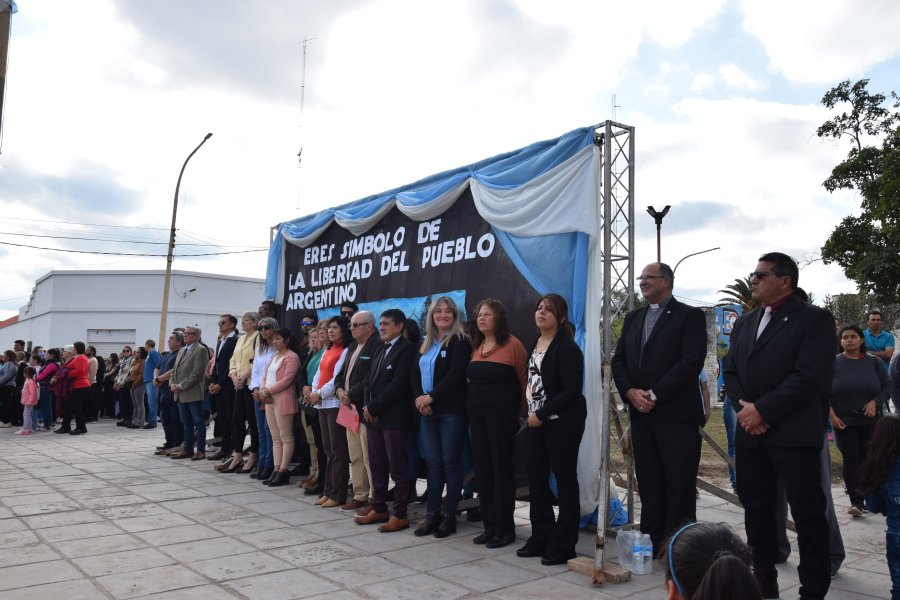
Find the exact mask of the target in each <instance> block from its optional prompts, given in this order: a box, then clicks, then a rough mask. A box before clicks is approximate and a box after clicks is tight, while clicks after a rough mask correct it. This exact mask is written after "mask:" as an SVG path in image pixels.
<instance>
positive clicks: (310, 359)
mask: <svg viewBox="0 0 900 600" xmlns="http://www.w3.org/2000/svg"><path fill="white" fill-rule="evenodd" d="M327 327H328V322H327V321H321V322H319V323H318V325H315V326H313V327H312V328H311V329H310V330H309V340H308V342H307V355H306V360H305V361H304V362H303V366H302V368H301V369H300V374H299V375H298V376H297V388H298V389H299V390H300V394H299V395H300V399H301V401H302V404H301V409H302V411H301V415H300V418H301V419H302V420H303V429H304V431H305V433H306V441H307V443H308V444H309V461H310V466H309V476H308V477H307V478H306V479H302V480H300V482H299V483H297V485H298V486H300V487H302V488H303V493H304V494H306V495H307V496H321V495H322V490H323V489H324V482H325V469H326V468H327V465H328V456H327V455H326V454H325V446H324V445H323V444H322V429H321V428H320V427H319V411H318V410H317V409H316V407H315V406H313V405H312V404H310V403H309V396H310V394H311V393H312V382H313V379H315V377H316V373H317V372H318V371H319V363H320V362H321V361H322V355H324V354H325V345H326V343H327V341H328V334H327V333H326V328H327Z"/></svg>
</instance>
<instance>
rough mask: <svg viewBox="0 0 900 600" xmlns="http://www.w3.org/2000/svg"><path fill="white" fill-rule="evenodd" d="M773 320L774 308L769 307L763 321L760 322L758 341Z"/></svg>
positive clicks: (757, 329)
mask: <svg viewBox="0 0 900 600" xmlns="http://www.w3.org/2000/svg"><path fill="white" fill-rule="evenodd" d="M771 320H772V307H771V306H767V307H766V312H764V313H763V316H762V319H760V320H759V327H757V328H756V339H759V336H760V335H762V332H763V330H764V329H765V328H766V325H768V324H769V321H771Z"/></svg>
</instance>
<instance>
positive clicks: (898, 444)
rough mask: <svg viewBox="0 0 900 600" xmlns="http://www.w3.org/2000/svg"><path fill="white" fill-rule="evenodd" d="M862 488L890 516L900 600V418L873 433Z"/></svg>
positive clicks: (875, 508) (873, 507)
mask: <svg viewBox="0 0 900 600" xmlns="http://www.w3.org/2000/svg"><path fill="white" fill-rule="evenodd" d="M859 487H860V489H861V490H862V492H863V493H864V494H865V498H866V506H868V507H869V510H870V511H872V512H873V513H882V514H884V515H886V516H887V531H886V532H885V537H886V542H887V544H886V545H887V563H888V569H889V570H890V572H891V582H892V587H891V599H892V600H900V500H898V498H900V419H898V418H897V417H895V416H889V417H884V418H882V419H880V420H879V421H878V424H877V425H876V426H875V431H874V432H873V433H872V439H871V443H870V445H869V453H868V455H866V459H865V460H864V461H863V463H862V465H860V467H859Z"/></svg>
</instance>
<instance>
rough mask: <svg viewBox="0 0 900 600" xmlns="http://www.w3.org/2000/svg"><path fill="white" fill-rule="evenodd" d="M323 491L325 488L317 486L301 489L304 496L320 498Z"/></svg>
mask: <svg viewBox="0 0 900 600" xmlns="http://www.w3.org/2000/svg"><path fill="white" fill-rule="evenodd" d="M324 491H325V486H323V485H319V486H316V487H314V488H311V489H306V488H303V493H304V495H306V496H321V495H322V492H324Z"/></svg>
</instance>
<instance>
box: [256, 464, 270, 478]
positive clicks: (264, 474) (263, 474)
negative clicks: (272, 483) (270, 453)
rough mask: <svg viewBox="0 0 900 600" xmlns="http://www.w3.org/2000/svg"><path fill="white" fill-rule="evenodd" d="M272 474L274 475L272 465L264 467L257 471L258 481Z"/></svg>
mask: <svg viewBox="0 0 900 600" xmlns="http://www.w3.org/2000/svg"><path fill="white" fill-rule="evenodd" d="M271 476H272V467H266V468H265V469H262V470H261V471H257V473H256V479H257V480H258V481H266V480H267V479H268V478H269V477H271Z"/></svg>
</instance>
